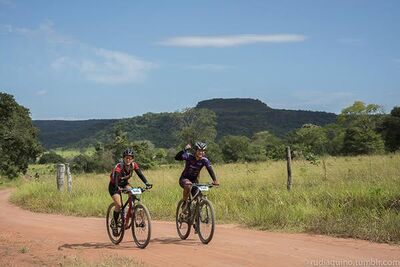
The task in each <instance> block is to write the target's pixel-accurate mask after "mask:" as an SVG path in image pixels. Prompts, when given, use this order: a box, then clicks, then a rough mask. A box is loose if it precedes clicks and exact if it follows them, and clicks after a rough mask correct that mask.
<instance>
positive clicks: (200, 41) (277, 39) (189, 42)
mask: <svg viewBox="0 0 400 267" xmlns="http://www.w3.org/2000/svg"><path fill="white" fill-rule="evenodd" d="M305 40H306V37H305V36H304V35H297V34H275V35H258V34H244V35H230V36H229V35H228V36H183V37H173V38H168V39H166V40H164V41H161V42H160V44H162V45H167V46H186V47H227V46H239V45H247V44H255V43H287V42H302V41H305Z"/></svg>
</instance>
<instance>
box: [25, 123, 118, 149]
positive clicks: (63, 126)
mask: <svg viewBox="0 0 400 267" xmlns="http://www.w3.org/2000/svg"><path fill="white" fill-rule="evenodd" d="M116 121H117V120H82V121H62V120H34V121H33V124H34V125H35V127H37V128H38V129H39V140H40V142H41V143H42V145H43V146H44V147H45V148H47V149H51V148H57V147H65V146H69V145H71V144H74V143H77V142H79V141H80V140H82V139H83V138H87V137H89V136H93V135H95V134H96V133H97V132H98V131H101V130H104V129H106V128H111V126H112V124H113V123H115V122H116Z"/></svg>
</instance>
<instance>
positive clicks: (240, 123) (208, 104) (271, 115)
mask: <svg viewBox="0 0 400 267" xmlns="http://www.w3.org/2000/svg"><path fill="white" fill-rule="evenodd" d="M196 108H207V109H210V110H212V111H214V112H215V113H216V115H217V132H218V136H217V138H221V137H222V136H225V135H228V134H231V135H245V136H249V137H250V136H252V135H253V134H254V133H256V132H260V131H265V130H267V131H270V132H271V133H273V134H275V135H277V136H281V137H282V136H283V135H285V134H286V133H287V132H289V131H291V130H293V129H296V128H300V127H301V126H302V125H304V124H306V123H312V124H316V125H321V126H322V125H326V124H329V123H333V122H335V120H336V114H334V113H327V112H319V111H304V110H285V109H272V108H270V107H268V106H267V105H266V104H265V103H263V102H261V101H260V100H254V99H250V98H232V99H222V98H218V99H211V100H205V101H201V102H199V103H198V104H197V106H196Z"/></svg>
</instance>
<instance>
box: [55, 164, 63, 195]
mask: <svg viewBox="0 0 400 267" xmlns="http://www.w3.org/2000/svg"><path fill="white" fill-rule="evenodd" d="M64 174H65V165H64V164H57V189H58V191H63V190H64Z"/></svg>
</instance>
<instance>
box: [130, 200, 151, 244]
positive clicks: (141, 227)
mask: <svg viewBox="0 0 400 267" xmlns="http://www.w3.org/2000/svg"><path fill="white" fill-rule="evenodd" d="M132 236H133V240H134V241H135V243H136V245H137V246H138V247H139V248H145V247H147V245H148V244H149V242H150V237H151V218H150V213H149V210H148V209H147V208H146V206H144V205H143V204H138V205H136V206H135V207H134V209H133V217H132Z"/></svg>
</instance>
